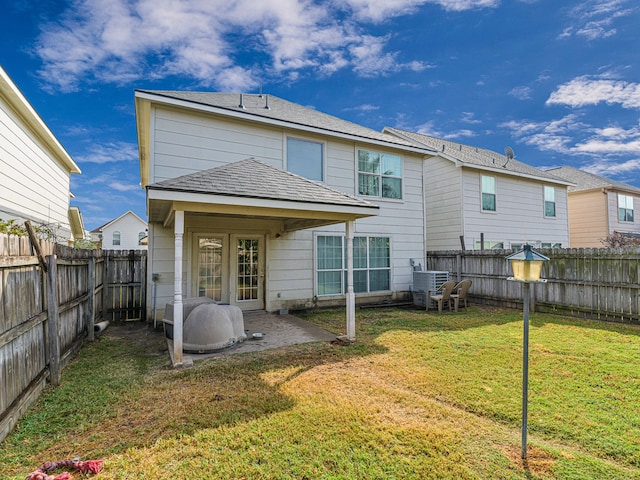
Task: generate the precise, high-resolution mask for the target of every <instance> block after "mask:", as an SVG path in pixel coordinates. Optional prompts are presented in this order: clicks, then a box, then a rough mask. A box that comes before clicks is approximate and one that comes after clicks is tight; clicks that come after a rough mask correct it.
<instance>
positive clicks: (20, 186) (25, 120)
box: [0, 67, 84, 243]
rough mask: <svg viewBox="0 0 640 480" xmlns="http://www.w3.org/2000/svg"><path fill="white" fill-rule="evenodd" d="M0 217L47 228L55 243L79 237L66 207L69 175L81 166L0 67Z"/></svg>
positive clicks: (77, 221)
mask: <svg viewBox="0 0 640 480" xmlns="http://www.w3.org/2000/svg"><path fill="white" fill-rule="evenodd" d="M0 172H2V175H0V219H2V220H11V219H13V220H16V221H18V222H23V221H25V220H30V221H31V222H32V223H33V224H34V226H40V227H44V228H46V229H47V230H48V231H50V232H51V234H52V235H53V236H54V237H55V239H56V240H57V241H58V242H61V243H67V242H72V241H73V240H75V239H80V238H83V237H84V227H83V224H82V218H81V216H80V212H79V210H78V209H77V208H71V209H70V208H69V201H70V192H69V185H70V175H71V174H76V173H80V169H79V168H78V166H77V165H76V164H75V162H74V161H73V160H72V159H71V157H70V156H69V154H68V153H67V151H66V150H65V149H64V147H63V146H62V145H61V144H60V142H59V141H58V140H57V139H56V137H55V136H54V135H53V133H51V131H50V130H49V128H48V127H47V125H46V124H45V123H44V121H43V120H42V119H41V118H40V117H39V116H38V114H37V113H36V111H35V110H34V109H33V107H32V106H31V105H30V104H29V102H28V101H27V99H26V98H25V97H24V95H23V94H22V93H21V92H20V90H19V89H18V87H17V86H16V85H15V84H14V83H13V81H12V80H11V79H10V78H9V76H8V75H7V73H6V72H5V71H4V70H3V69H2V67H0Z"/></svg>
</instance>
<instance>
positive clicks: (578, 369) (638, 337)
mask: <svg viewBox="0 0 640 480" xmlns="http://www.w3.org/2000/svg"><path fill="white" fill-rule="evenodd" d="M305 318H307V319H308V320H310V321H313V322H314V323H316V324H318V325H320V326H322V327H324V328H326V329H328V330H330V331H333V332H335V333H337V334H339V333H343V329H344V311H343V310H340V311H326V312H320V313H314V314H308V315H305ZM357 323H358V325H357V334H358V341H357V342H356V344H354V345H351V346H340V345H331V344H329V343H313V344H305V345H299V346H295V347H290V348H283V349H277V350H271V351H265V352H258V353H251V354H241V355H231V356H228V357H225V358H223V359H216V360H210V361H206V362H202V363H197V364H196V365H195V366H194V367H193V368H190V369H187V370H181V371H176V370H172V369H170V368H168V355H167V354H166V352H162V350H163V348H165V347H164V344H163V342H162V339H161V338H160V336H159V335H156V336H151V339H150V340H149V339H147V340H148V341H143V340H141V339H140V338H138V339H136V341H133V340H134V337H132V336H126V335H119V333H120V332H119V329H118V328H111V327H109V329H107V331H106V332H105V335H104V336H103V338H102V339H101V340H100V341H98V342H95V343H93V344H90V345H87V346H86V347H85V348H83V350H82V351H81V352H80V355H79V358H78V360H77V361H75V362H74V363H72V364H71V365H70V366H69V367H67V368H66V369H65V370H64V372H63V378H62V384H61V386H60V387H58V388H55V389H54V388H51V389H47V390H46V391H45V393H44V395H43V396H42V397H41V400H40V401H39V402H38V403H37V405H36V406H35V408H33V409H32V410H31V411H30V412H29V414H28V415H27V416H25V417H24V418H23V420H22V421H21V422H20V424H19V426H18V427H17V429H16V430H15V431H14V433H13V434H12V435H11V436H10V437H9V438H8V439H7V440H5V442H4V443H3V444H2V448H1V449H0V478H11V479H23V478H24V477H25V476H26V475H27V474H28V473H30V472H31V471H32V470H33V469H35V468H36V467H37V466H39V465H41V464H42V463H43V462H44V461H46V460H61V459H64V458H73V457H77V456H79V457H82V458H83V459H94V458H101V459H104V460H105V463H104V470H103V471H102V473H100V474H99V475H97V476H95V477H93V478H104V479H107V478H108V479H140V478H171V479H185V480H186V479H192V478H220V479H245V478H246V479H392V478H405V479H413V478H416V479H427V478H434V479H449V478H450V479H467V478H468V479H488V478H496V479H501V478H504V479H510V478H512V479H518V478H542V479H546V478H559V479H581V480H583V479H590V478H593V479H640V413H639V412H640V327H638V326H628V325H619V324H612V323H602V322H596V321H582V320H576V319H570V318H566V317H560V316H553V315H542V314H535V313H534V314H532V315H531V331H530V362H529V369H530V370H529V380H530V381H529V453H528V457H529V458H528V461H527V462H525V463H523V462H522V461H521V459H520V422H521V405H520V401H521V388H522V377H521V375H522V371H521V366H522V312H519V311H517V310H502V309H488V308H478V307H472V308H470V309H469V311H467V312H460V313H448V312H447V313H443V314H441V315H438V314H437V313H431V312H429V313H427V312H424V311H418V310H410V309H362V310H358V312H357ZM141 331H142V333H148V332H147V330H146V328H143V329H142V330H141ZM144 337H149V336H148V335H144Z"/></svg>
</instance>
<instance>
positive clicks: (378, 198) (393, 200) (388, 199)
mask: <svg viewBox="0 0 640 480" xmlns="http://www.w3.org/2000/svg"><path fill="white" fill-rule="evenodd" d="M360 150H364V151H367V152H371V153H377V154H379V155H393V156H395V157H398V158H400V170H401V171H400V177H397V176H392V175H383V174H382V173H380V174H377V176H378V178H379V179H380V188H379V190H380V193H379V195H364V194H361V193H360V184H359V183H360V165H359V163H360V162H359V152H360ZM354 158H355V162H354V164H355V175H354V177H355V178H354V192H355V193H356V195H357V196H358V197H361V198H365V199H375V200H376V201H384V202H391V203H404V202H405V182H404V179H405V173H404V165H405V157H404V155H401V154H398V153H391V152H389V151H382V150H373V149H371V148H367V147H365V146H358V145H356V147H355V150H354ZM362 173H364V174H366V175H371V174H369V173H367V172H362ZM382 178H399V179H400V198H392V197H383V196H382Z"/></svg>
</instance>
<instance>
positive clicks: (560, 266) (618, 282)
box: [426, 248, 640, 323]
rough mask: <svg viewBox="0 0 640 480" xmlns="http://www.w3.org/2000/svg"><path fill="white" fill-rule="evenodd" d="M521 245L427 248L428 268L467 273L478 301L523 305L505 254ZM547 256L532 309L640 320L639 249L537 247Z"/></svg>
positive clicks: (452, 274) (457, 276) (455, 274)
mask: <svg viewBox="0 0 640 480" xmlns="http://www.w3.org/2000/svg"><path fill="white" fill-rule="evenodd" d="M516 251H517V250H484V251H480V250H473V251H460V250H455V251H432V252H427V262H426V269H427V270H440V271H447V272H449V275H450V277H452V278H453V279H462V278H469V279H471V280H472V281H473V285H472V287H471V290H470V292H469V296H470V298H471V299H472V300H473V301H475V302H478V303H485V304H492V305H504V306H510V307H519V308H520V307H521V304H522V285H521V284H520V283H518V282H513V281H508V280H507V277H509V276H511V275H512V274H513V272H512V271H511V266H510V265H509V262H507V261H506V260H505V257H507V256H508V255H510V254H512V253H515V252H516ZM536 251H538V252H540V253H542V254H543V255H545V256H547V257H549V259H550V260H549V261H548V262H544V264H543V268H542V278H544V279H546V280H547V283H544V284H537V285H535V286H534V287H533V288H532V301H533V302H534V303H532V309H533V308H535V310H537V311H540V312H554V313H562V314H567V315H573V316H581V317H586V318H596V319H601V320H611V321H618V322H631V323H640V297H639V294H640V249H638V248H633V249H629V248H626V249H622V248H615V249H614V248H593V249H588V248H579V249H576V248H567V249H540V250H536Z"/></svg>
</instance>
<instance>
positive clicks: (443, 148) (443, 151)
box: [442, 143, 444, 152]
mask: <svg viewBox="0 0 640 480" xmlns="http://www.w3.org/2000/svg"><path fill="white" fill-rule="evenodd" d="M442 151H443V152H444V143H443V144H442Z"/></svg>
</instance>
